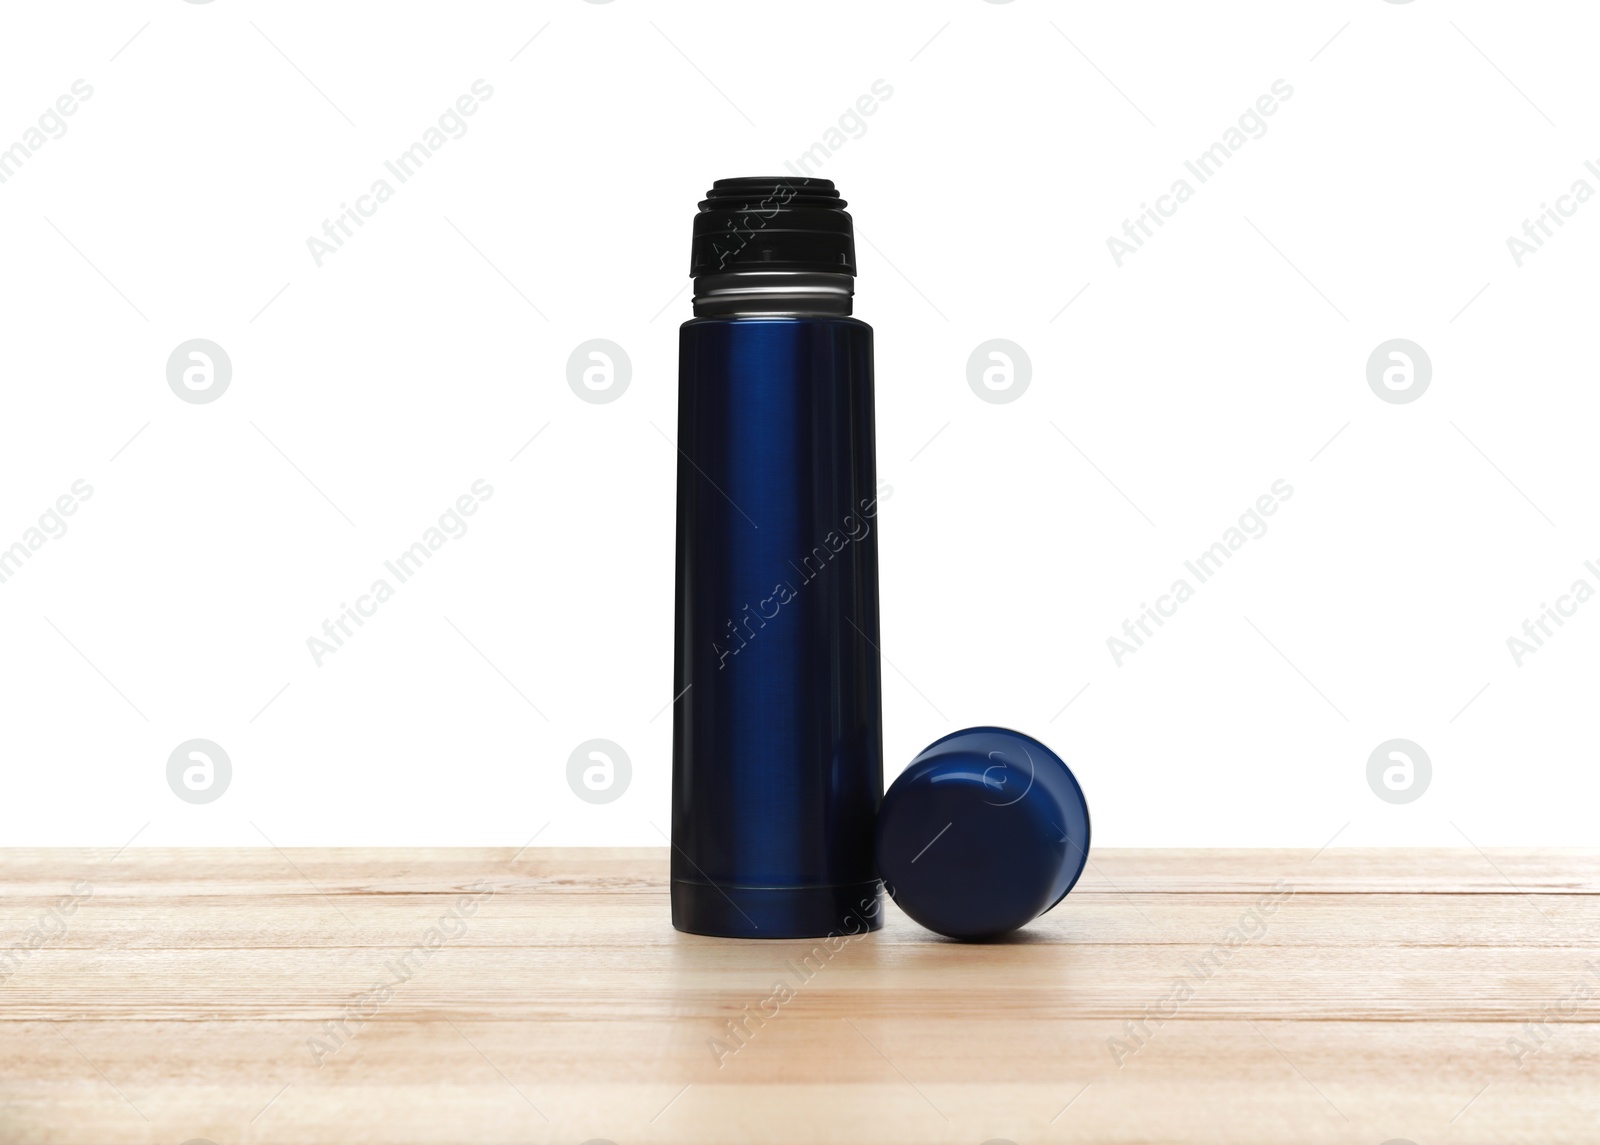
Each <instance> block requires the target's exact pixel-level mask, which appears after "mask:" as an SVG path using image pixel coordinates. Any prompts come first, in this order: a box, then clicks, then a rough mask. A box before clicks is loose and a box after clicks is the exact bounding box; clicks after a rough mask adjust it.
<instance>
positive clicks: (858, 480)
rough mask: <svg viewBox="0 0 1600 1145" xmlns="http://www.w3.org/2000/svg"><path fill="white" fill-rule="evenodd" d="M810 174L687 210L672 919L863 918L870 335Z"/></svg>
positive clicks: (869, 775) (828, 929)
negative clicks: (858, 315)
mask: <svg viewBox="0 0 1600 1145" xmlns="http://www.w3.org/2000/svg"><path fill="white" fill-rule="evenodd" d="M844 207H845V203H844V201H843V200H841V199H840V198H839V197H838V195H837V193H836V192H835V190H834V186H833V183H832V182H831V181H830V180H826V179H798V178H795V179H785V178H770V179H724V180H719V181H718V182H717V183H716V184H715V186H714V187H713V188H712V190H711V191H710V193H709V194H708V196H707V198H706V200H705V201H704V202H702V203H701V204H700V213H699V214H698V215H697V217H696V220H695V235H694V244H693V247H694V255H693V260H692V267H691V274H692V276H693V278H694V283H695V291H694V294H695V301H694V306H695V317H694V318H693V319H692V320H691V321H689V322H686V323H684V325H683V327H682V328H681V331H680V336H679V376H678V387H679V394H678V441H677V445H678V483H677V530H678V532H677V583H676V622H675V641H676V664H675V676H674V684H673V695H674V696H676V697H677V699H676V700H675V702H674V705H673V763H672V859H671V862H672V922H673V925H674V926H675V927H676V928H677V929H679V930H682V931H688V932H691V933H694V934H708V935H718V936H724V937H737V938H796V937H818V936H826V935H837V934H859V933H863V932H865V931H867V930H876V929H878V928H879V927H880V926H881V924H882V923H881V915H880V911H879V883H878V880H877V877H876V871H875V864H874V857H873V845H874V844H873V838H874V819H875V816H876V814H877V810H878V805H879V802H880V800H881V798H882V793H883V762H882V755H883V747H882V732H881V722H882V712H881V707H882V701H881V692H880V677H879V652H878V645H879V636H878V550H877V542H878V538H877V524H878V522H877V510H878V497H879V492H878V488H877V474H876V461H875V456H874V442H873V386H872V329H871V327H869V326H867V325H866V324H865V323H863V322H860V321H858V320H857V319H855V318H853V317H851V316H850V313H851V296H852V290H853V281H854V275H855V255H854V243H853V237H852V233H851V220H850V216H849V215H848V214H846V213H845V210H844Z"/></svg>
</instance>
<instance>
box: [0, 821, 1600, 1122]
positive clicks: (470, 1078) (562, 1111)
mask: <svg viewBox="0 0 1600 1145" xmlns="http://www.w3.org/2000/svg"><path fill="white" fill-rule="evenodd" d="M1094 858H1095V863H1094V866H1093V867H1092V868H1091V870H1090V872H1089V873H1088V874H1087V875H1086V877H1085V880H1084V882H1083V884H1082V885H1081V886H1080V887H1079V888H1078V889H1077V890H1076V891H1074V893H1073V894H1072V895H1071V896H1069V898H1068V899H1067V901H1066V902H1065V903H1064V904H1062V906H1061V907H1060V908H1058V909H1057V910H1056V911H1054V912H1052V913H1051V914H1049V915H1047V916H1046V917H1045V918H1044V919H1041V920H1039V921H1038V922H1037V923H1035V924H1034V925H1033V926H1031V927H1029V928H1028V929H1027V930H1026V931H1024V932H1022V933H1021V934H1019V935H1016V936H1013V937H1012V938H1011V939H1010V940H1008V941H1003V942H997V943H989V944H982V945H968V944H960V943H953V942H949V941H947V940H944V939H940V938H938V937H937V936H934V935H931V934H929V933H928V932H926V931H924V930H922V929H921V928H920V927H917V926H916V925H915V924H913V923H911V922H910V921H909V920H908V919H906V918H905V917H904V916H903V915H900V914H899V913H898V911H896V910H894V908H892V907H889V908H888V913H887V925H886V927H885V929H884V931H882V932H881V933H878V934H874V935H871V936H868V937H864V938H860V939H857V940H853V941H850V942H848V943H846V944H844V945H843V947H842V948H840V949H838V950H837V951H836V952H834V951H829V950H828V949H827V948H826V947H819V946H818V945H817V944H815V943H806V942H743V943H741V942H725V941H720V940H714V939H707V938H703V937H697V936H690V935H680V934H678V933H676V932H675V931H673V930H672V929H671V927H670V925H669V923H668V917H667V902H666V899H667V888H666V867H667V864H666V854H665V850H664V849H659V850H658V849H631V850H630V849H585V848H574V849H563V850H529V851H527V852H524V853H522V854H521V855H520V856H519V855H517V853H516V852H514V851H510V850H492V849H486V850H407V851H366V850H295V851H285V852H278V851H275V850H273V849H269V848H260V849H247V850H237V851H233V850H229V851H213V850H205V851H176V850H173V851H166V850H149V851H146V850H137V849H136V850H130V851H127V852H125V853H123V854H122V855H120V856H117V857H116V858H114V859H113V858H112V857H111V855H110V854H109V853H107V852H94V851H48V850H45V851H40V850H11V851H0V950H3V949H5V948H8V947H10V946H11V945H12V944H13V943H14V942H16V941H17V940H18V938H19V937H23V938H24V939H25V938H26V936H27V935H28V934H30V933H31V932H32V931H33V930H34V929H35V928H38V929H39V931H40V933H41V934H42V940H41V941H40V943H39V945H38V946H37V948H34V949H29V948H27V946H26V942H25V943H24V947H23V949H22V950H21V951H20V952H18V951H13V952H12V954H11V956H10V957H8V958H4V960H3V961H0V979H3V980H0V1141H3V1142H6V1143H7V1145H10V1143H11V1142H40V1143H44V1142H52V1143H56V1142H79V1141H84V1142H87V1141H94V1142H123V1141H126V1142H139V1143H145V1142H152V1143H153V1142H158V1141H175V1142H181V1141H187V1140H191V1139H194V1138H202V1139H208V1140H211V1141H214V1142H216V1145H231V1143H235V1142H251V1143H257V1145H260V1143H271V1142H299V1143H305V1145H317V1143H320V1142H325V1141H326V1142H345V1143H361V1142H368V1141H372V1142H377V1141H405V1142H419V1143H422V1142H427V1143H434V1142H441V1143H442V1142H454V1141H463V1140H470V1141H474V1142H499V1141H505V1142H511V1141H518V1142H523V1141H552V1142H555V1141H566V1142H581V1141H586V1140H589V1139H593V1138H602V1139H609V1140H613V1141H616V1142H618V1143H624V1142H634V1141H639V1142H652V1141H660V1142H676V1141H695V1142H721V1141H730V1142H731V1141H767V1140H770V1141H781V1142H788V1141H796V1142H798V1141H818V1140H833V1141H857V1140H859V1141H871V1142H875V1143H877V1142H900V1141H906V1142H929V1141H939V1142H944V1141H949V1142H974V1143H976V1142H982V1141H986V1140H990V1139H993V1138H1003V1139H1009V1140H1013V1141H1017V1142H1019V1143H1020V1142H1024V1141H1035V1140H1043V1141H1116V1142H1122V1141H1126V1142H1135V1141H1174V1142H1188V1141H1206V1142H1215V1141H1240V1142H1257V1141H1260V1142H1266V1141H1272V1142H1281V1141H1284V1140H1295V1141H1306V1142H1321V1141H1329V1142H1334V1141H1361V1142H1369V1143H1373V1145H1376V1143H1377V1142H1382V1141H1387V1140H1390V1139H1393V1138H1408V1139H1411V1140H1414V1141H1417V1142H1419V1143H1421V1142H1426V1141H1434V1140H1444V1139H1449V1140H1450V1141H1452V1142H1477V1141H1483V1142H1505V1141H1512V1140H1538V1141H1541V1142H1547V1141H1548V1142H1561V1141H1579V1140H1592V1139H1593V1137H1594V1129H1593V1126H1595V1125H1596V1124H1600V943H1597V941H1596V940H1597V939H1600V852H1591V851H1582V852H1561V851H1531V850H1525V851H1493V852H1488V853H1484V854H1480V853H1478V852H1476V851H1474V850H1470V849H1466V848H1463V849H1461V850H1457V851H1345V850H1341V849H1337V848H1334V849H1329V850H1327V851H1324V852H1322V853H1321V854H1316V853H1314V852H1289V851H1233V852H1229V851H1214V852H1207V851H1182V852H1175V851H1154V852H1151V851H1104V852H1096V853H1095V856H1094ZM513 860H515V861H513ZM75 883H76V884H79V889H78V891H77V896H78V897H77V901H76V906H75V909H73V910H71V911H70V913H68V912H65V911H62V912H61V913H58V914H57V915H55V916H54V917H56V918H57V919H58V920H59V925H57V924H56V923H41V919H47V918H49V917H51V915H50V912H51V907H52V904H58V903H59V902H60V901H61V900H62V898H63V896H67V895H69V894H71V893H72V892H71V888H72V886H73V885H74V884H75ZM1273 888H1277V891H1276V897H1275V898H1273V899H1270V900H1268V901H1269V902H1271V903H1273V904H1274V906H1275V909H1272V910H1271V911H1270V912H1269V911H1267V910H1266V909H1265V907H1264V906H1263V896H1264V895H1267V894H1269V892H1273ZM1291 892H1292V893H1291ZM463 904H466V905H467V906H470V908H471V909H470V912H469V911H468V910H467V909H466V907H465V906H463ZM453 908H454V909H455V910H456V911H457V915H456V916H452V914H451V911H452V909H453ZM46 931H47V932H48V933H44V932H46ZM1230 943H1231V945H1230ZM808 956H809V958H810V960H811V961H810V963H809V964H808V965H807V964H806V962H805V960H806V959H807V958H808ZM780 980H781V981H783V982H785V983H786V984H787V993H786V994H784V995H779V997H780V998H782V1001H781V1003H780V1002H778V1001H775V1000H774V985H775V983H777V982H778V981H780ZM385 986H387V987H388V992H387V993H386V994H383V993H382V989H383V987H385ZM375 987H377V988H379V990H380V995H372V994H371V993H370V992H371V991H373V990H374V988H375ZM364 998H365V999H366V1001H365V1002H364V1001H363V999H364ZM284 1087H287V1088H284Z"/></svg>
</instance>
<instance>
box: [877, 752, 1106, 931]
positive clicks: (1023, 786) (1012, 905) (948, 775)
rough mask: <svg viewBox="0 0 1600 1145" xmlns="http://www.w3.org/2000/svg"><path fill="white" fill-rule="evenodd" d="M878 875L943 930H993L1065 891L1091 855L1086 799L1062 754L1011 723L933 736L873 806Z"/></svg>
mask: <svg viewBox="0 0 1600 1145" xmlns="http://www.w3.org/2000/svg"><path fill="white" fill-rule="evenodd" d="M877 831H878V874H879V875H880V876H881V877H882V878H883V881H884V888H885V889H886V890H887V891H888V892H889V894H890V895H891V896H892V897H893V898H894V901H895V902H896V903H897V904H898V905H899V907H900V909H901V910H903V911H905V912H906V913H907V914H908V915H910V916H911V917H912V918H913V919H915V920H916V921H917V922H920V923H921V924H922V925H923V926H925V927H927V928H928V929H929V930H935V931H938V932H939V933H940V934H944V935H948V936H949V937H951V938H992V937H994V936H995V935H999V934H1004V933H1005V932H1006V931H1009V930H1015V929H1016V928H1017V927H1019V926H1024V925H1026V924H1027V923H1029V922H1031V921H1032V920H1033V919H1035V918H1037V917H1038V916H1039V915H1041V914H1043V913H1044V912H1045V911H1047V910H1049V909H1050V908H1051V907H1053V906H1055V905H1056V904H1057V903H1059V902H1060V901H1061V900H1062V899H1064V898H1065V897H1066V896H1067V892H1068V891H1069V890H1071V889H1072V885H1073V884H1074V883H1076V882H1077V881H1078V876H1079V875H1080V874H1082V873H1083V867H1084V864H1085V863H1087V862H1088V861H1089V806H1088V804H1087V803H1085V802H1084V798H1083V790H1082V788H1080V787H1079V786H1078V781H1077V780H1076V779H1075V778H1073V775H1072V772H1071V770H1070V769H1068V767H1067V765H1066V764H1065V763H1064V762H1062V760H1061V757H1060V756H1058V755H1056V753H1055V752H1053V751H1051V750H1050V749H1049V748H1047V747H1045V746H1044V744H1042V743H1040V742H1039V741H1038V740H1036V739H1034V738H1032V737H1031V736H1025V735H1023V734H1022V733H1021V732H1015V731H1011V730H1010V729H1009V728H990V727H980V728H966V729H964V730H963V731H958V732H953V733H951V734H950V735H947V736H945V737H944V738H943V739H941V740H937V741H935V742H934V743H932V744H930V745H929V746H928V747H927V748H926V749H924V750H923V752H922V754H921V755H919V756H917V758H916V759H914V760H912V761H911V765H910V766H909V767H907V768H906V769H905V771H903V772H901V774H900V777H899V778H898V779H896V780H895V781H894V783H893V784H892V785H891V786H890V788H889V790H888V792H887V793H886V794H885V795H884V797H883V805H882V807H881V808H880V809H879V811H878V827H877Z"/></svg>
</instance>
